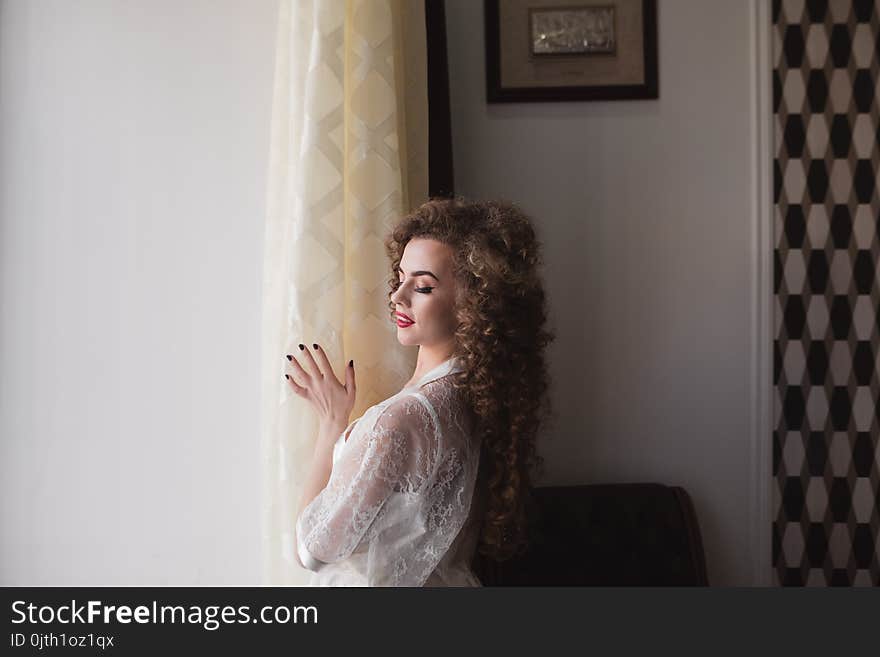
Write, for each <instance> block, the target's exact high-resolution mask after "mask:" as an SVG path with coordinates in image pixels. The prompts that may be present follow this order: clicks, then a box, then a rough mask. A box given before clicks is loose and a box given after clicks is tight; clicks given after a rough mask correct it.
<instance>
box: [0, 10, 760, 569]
mask: <svg viewBox="0 0 880 657" xmlns="http://www.w3.org/2000/svg"><path fill="white" fill-rule="evenodd" d="M0 2H2V4H0V285H2V287H0V303H2V315H0V435H2V440H0V526H2V541H0V545H2V547H0V550H2V551H0V584H6V585H24V584H35V585H45V584H53V585H85V584H112V585H116V584H120V585H122V584H180V585H186V584H256V583H259V582H260V574H259V573H260V564H259V536H260V527H259V522H260V513H259V491H260V486H259V476H260V472H259V458H258V455H259V449H258V445H259V399H258V395H259V385H258V384H259V377H258V363H259V322H260V308H259V303H260V294H261V290H260V282H261V275H262V271H261V255H262V238H263V222H264V215H263V210H264V185H265V181H264V178H265V164H266V153H267V145H268V136H269V114H270V106H271V75H272V65H273V61H272V58H273V46H274V36H275V33H274V19H275V10H276V2H275V0H263V1H262V2H241V1H236V0H212V1H210V2H209V1H207V0H205V1H201V2H199V1H195V0H189V1H187V2H181V1H179V0H151V1H150V2H138V3H130V2H126V3H123V2H119V1H118V0H104V1H101V0H78V1H77V2H76V3H71V2H65V1H63V0H55V1H50V0H0ZM660 5H661V7H660V26H659V34H660V94H661V98H660V100H658V101H637V102H633V101H618V102H607V103H604V102H603V103H559V104H554V103H538V104H521V105H508V106H492V107H488V106H487V105H486V103H485V101H484V99H485V82H484V80H485V77H484V69H483V62H484V55H483V40H482V34H483V32H482V2H477V1H475V0H447V21H448V29H449V39H450V48H449V52H450V74H451V93H452V102H453V129H454V154H455V166H456V184H457V188H458V191H459V193H463V194H466V195H472V196H476V197H492V196H500V197H507V198H510V199H512V200H515V201H518V202H520V203H521V204H522V205H523V206H524V207H525V208H526V209H527V210H529V211H530V212H531V213H533V215H534V216H535V217H536V219H537V221H538V222H539V223H540V230H541V231H542V234H543V235H544V238H545V246H546V255H547V260H548V267H547V284H548V289H549V293H550V298H551V313H552V315H551V319H552V321H553V322H554V324H555V326H556V328H557V331H558V341H557V343H556V345H555V346H554V350H553V351H552V352H551V358H552V363H551V364H552V376H553V377H554V386H555V394H556V402H555V403H556V408H557V411H558V413H559V416H558V420H557V425H556V427H555V430H554V431H553V433H552V435H549V436H548V440H547V442H546V443H545V445H544V446H543V448H542V453H543V454H544V455H545V457H546V458H547V463H546V466H547V473H548V477H547V479H548V480H549V481H547V482H546V483H580V482H618V481H659V482H663V483H669V484H679V485H683V486H685V487H686V488H687V489H688V491H689V492H690V493H691V494H692V496H693V497H694V500H695V503H696V507H697V512H698V513H699V515H700V520H701V523H702V529H703V533H704V537H705V540H706V548H707V553H708V557H709V567H710V576H711V577H712V580H713V583H716V584H730V583H748V579H749V572H750V564H749V559H750V554H749V548H750V546H749V544H748V541H747V533H748V532H747V524H748V510H747V499H748V494H749V491H748V481H749V476H748V475H749V463H748V434H749V427H748V417H749V415H748V395H749V392H750V381H749V380H748V369H747V368H748V357H749V342H748V336H749V325H748V318H749V313H750V310H751V309H750V306H749V304H750V299H749V281H750V271H749V263H750V254H749V229H750V216H751V213H750V207H749V203H750V199H751V198H752V196H753V195H754V190H753V189H752V186H751V183H750V180H751V178H750V175H751V161H750V159H749V148H750V139H751V134H750V132H749V124H748V120H749V105H748V103H749V97H750V91H751V90H750V88H749V84H750V82H749V70H748V65H749V61H750V53H749V48H750V46H749V30H750V27H751V25H750V23H749V19H748V11H749V10H748V5H747V3H730V2H724V1H722V0H713V1H712V2H704V1H700V2H697V1H695V0H691V1H685V0H679V1H674V0H662V2H661V3H660Z"/></svg>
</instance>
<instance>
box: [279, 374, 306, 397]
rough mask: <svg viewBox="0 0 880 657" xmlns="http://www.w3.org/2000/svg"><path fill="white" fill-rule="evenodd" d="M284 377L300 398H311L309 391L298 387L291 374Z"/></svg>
mask: <svg viewBox="0 0 880 657" xmlns="http://www.w3.org/2000/svg"><path fill="white" fill-rule="evenodd" d="M284 377H285V378H286V379H287V382H288V383H289V384H290V387H291V388H293V391H294V392H295V393H296V394H298V395H299V396H300V397H305V398H306V399H308V397H309V389H308V388H304V387H302V386H301V385H298V384H297V382H296V381H294V380H293V377H292V376H290V375H289V374H285V375H284Z"/></svg>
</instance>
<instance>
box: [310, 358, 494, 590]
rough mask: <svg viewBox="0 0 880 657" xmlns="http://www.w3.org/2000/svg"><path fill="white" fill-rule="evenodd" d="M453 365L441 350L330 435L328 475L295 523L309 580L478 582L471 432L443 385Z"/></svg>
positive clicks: (478, 503)
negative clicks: (439, 359) (409, 381)
mask: <svg viewBox="0 0 880 657" xmlns="http://www.w3.org/2000/svg"><path fill="white" fill-rule="evenodd" d="M460 370H461V367H460V366H459V364H458V360H457V359H456V358H450V359H449V360H447V361H445V362H444V363H441V364H440V365H438V366H437V367H435V368H434V369H433V370H431V371H430V372H427V373H426V374H425V375H424V376H423V377H422V378H421V379H419V381H418V382H417V383H415V384H413V385H411V386H408V387H406V388H404V389H403V390H401V391H400V392H398V393H397V394H395V395H394V396H392V397H389V398H388V399H386V400H385V401H383V402H380V403H378V404H376V405H375V406H371V407H370V408H369V409H367V410H366V411H365V412H364V414H363V415H362V416H361V417H360V418H358V419H357V420H355V421H354V422H352V423H351V424H349V425H348V427H346V430H345V431H343V432H342V434H341V435H340V436H339V438H338V439H337V442H336V444H335V446H334V448H333V468H332V471H331V474H330V479H329V481H328V482H327V485H326V486H325V488H324V489H323V490H322V491H321V492H320V493H319V494H318V495H317V496H316V497H315V498H314V499H313V500H312V501H311V502H310V503H309V504H308V506H306V507H305V509H303V511H302V513H301V514H300V517H299V519H298V521H297V524H296V538H297V552H298V555H299V559H300V562H301V563H302V564H303V565H304V566H305V567H306V568H308V569H309V570H312V571H314V572H313V574H312V576H311V579H310V581H309V585H310V586H480V581H479V580H478V579H477V577H476V576H475V575H474V574H473V572H472V571H471V569H470V562H471V559H472V558H473V555H474V551H475V549H476V544H477V539H478V536H479V529H480V524H479V523H480V521H481V519H482V512H483V508H484V507H483V505H484V494H483V488H484V487H483V486H482V482H481V481H479V482H478V472H479V461H480V441H479V439H478V437H476V436H474V435H473V422H472V416H471V415H470V413H469V412H468V410H467V408H466V407H465V405H464V398H463V391H461V390H456V389H455V388H454V387H453V386H452V385H451V380H452V377H451V376H450V375H451V374H454V373H455V372H458V371H460ZM349 430H351V431H350V433H349ZM346 435H347V439H346Z"/></svg>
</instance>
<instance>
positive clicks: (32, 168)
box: [0, 0, 277, 585]
mask: <svg viewBox="0 0 880 657" xmlns="http://www.w3.org/2000/svg"><path fill="white" fill-rule="evenodd" d="M276 5H277V3H276V0H263V1H262V2H241V1H240V0H210V1H209V0H202V1H194V0H189V1H187V2H180V1H179V0H150V1H149V2H120V1H119V0H103V1H102V0H77V2H67V1H66V0H55V1H51V0H4V1H3V2H2V5H0V172H2V173H0V217H2V219H0V285H2V287H0V303H2V317H0V364H2V368H0V435H2V441H0V461H2V465H0V526H2V542H0V545H2V551H0V584H4V585H25V584H28V585H47V584H53V585H85V584H95V585H100V584H107V585H124V584H180V585H186V584H258V583H260V577H261V576H260V545H259V542H260V511H259V495H260V485H259V477H260V471H259V440H260V436H259V376H258V369H259V348H260V343H259V339H260V298H261V278H262V262H261V257H262V248H263V243H262V239H263V226H264V203H265V168H266V156H267V149H268V139H269V116H270V109H271V89H272V85H271V80H272V69H273V65H274V60H273V58H274V37H275V13H276Z"/></svg>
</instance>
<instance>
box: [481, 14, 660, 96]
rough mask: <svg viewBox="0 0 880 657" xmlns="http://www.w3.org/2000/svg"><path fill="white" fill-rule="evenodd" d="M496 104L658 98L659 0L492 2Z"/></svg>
mask: <svg viewBox="0 0 880 657" xmlns="http://www.w3.org/2000/svg"><path fill="white" fill-rule="evenodd" d="M484 2H485V18H486V91H487V100H488V102H490V103H510V102H523V101H527V102H528V101H558V100H629V99H640V98H658V97H659V88H658V81H657V0H484Z"/></svg>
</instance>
